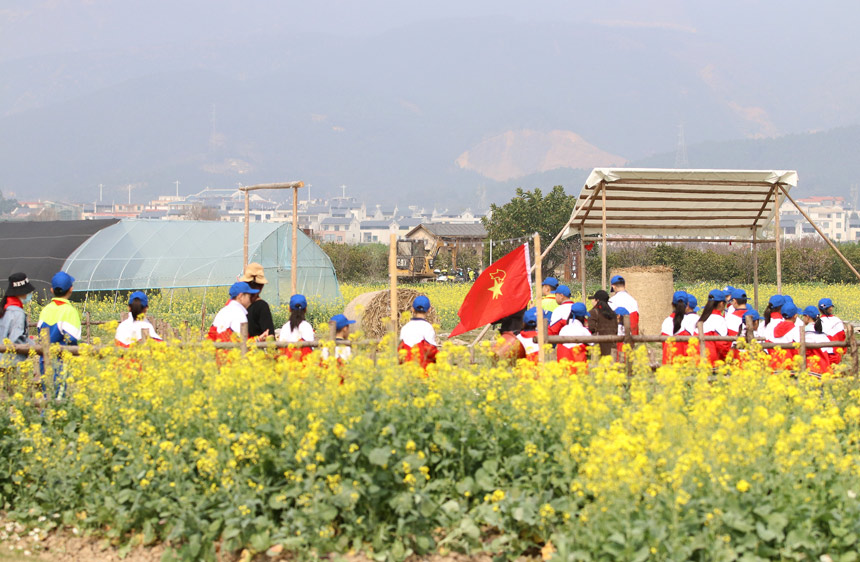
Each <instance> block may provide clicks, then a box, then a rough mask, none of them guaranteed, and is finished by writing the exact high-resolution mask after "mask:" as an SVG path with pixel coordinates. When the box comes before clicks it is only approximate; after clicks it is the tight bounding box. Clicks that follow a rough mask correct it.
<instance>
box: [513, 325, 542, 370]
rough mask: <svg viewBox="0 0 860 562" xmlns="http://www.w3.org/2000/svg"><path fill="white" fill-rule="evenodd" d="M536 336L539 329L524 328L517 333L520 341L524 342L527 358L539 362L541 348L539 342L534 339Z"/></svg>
mask: <svg viewBox="0 0 860 562" xmlns="http://www.w3.org/2000/svg"><path fill="white" fill-rule="evenodd" d="M536 337H537V330H523V331H522V332H520V333H519V334H517V339H518V340H520V343H521V344H523V349H525V350H526V359H528V360H529V361H534V362H535V363H537V360H538V350H539V349H540V346H539V345H538V343H537V342H536V341H534V338H536Z"/></svg>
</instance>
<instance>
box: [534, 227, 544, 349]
mask: <svg viewBox="0 0 860 562" xmlns="http://www.w3.org/2000/svg"><path fill="white" fill-rule="evenodd" d="M534 237H535V289H536V292H537V298H535V305H536V307H537V333H538V363H543V360H544V357H543V344H544V337H543V321H544V317H543V303H542V302H541V301H542V300H543V299H541V294H540V285H538V283H540V280H541V279H543V271H542V267H541V266H542V265H543V259H542V258H541V255H540V234H538V233H537V232H535V234H534Z"/></svg>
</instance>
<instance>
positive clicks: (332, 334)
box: [328, 320, 337, 341]
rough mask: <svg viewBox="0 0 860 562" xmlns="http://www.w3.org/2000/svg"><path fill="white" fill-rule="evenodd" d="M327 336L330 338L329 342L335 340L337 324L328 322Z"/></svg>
mask: <svg viewBox="0 0 860 562" xmlns="http://www.w3.org/2000/svg"><path fill="white" fill-rule="evenodd" d="M328 336H329V338H331V341H335V340H336V339H337V324H336V323H335V322H332V321H331V320H329V322H328Z"/></svg>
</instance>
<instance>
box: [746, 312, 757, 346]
mask: <svg viewBox="0 0 860 562" xmlns="http://www.w3.org/2000/svg"><path fill="white" fill-rule="evenodd" d="M744 324H745V325H746V328H747V330H746V334H744V336H745V337H746V340H747V345H749V344H750V343H752V341H753V340H754V339H755V332H754V330H753V325H752V324H753V319H752V316H747V317H746V318H744Z"/></svg>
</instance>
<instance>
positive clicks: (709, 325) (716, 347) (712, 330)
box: [702, 312, 732, 365]
mask: <svg viewBox="0 0 860 562" xmlns="http://www.w3.org/2000/svg"><path fill="white" fill-rule="evenodd" d="M702 331H703V332H704V334H703V335H705V336H728V335H729V330H728V327H727V326H726V319H725V318H723V316H722V315H721V314H720V313H719V312H713V313H711V315H710V316H708V319H707V320H705V322H704V324H703V325H702ZM731 347H732V342H728V341H707V342H705V353H707V355H708V361H710V363H711V365H713V364H714V363H716V362H717V361H725V360H726V355H727V354H728V353H729V350H730V349H731Z"/></svg>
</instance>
